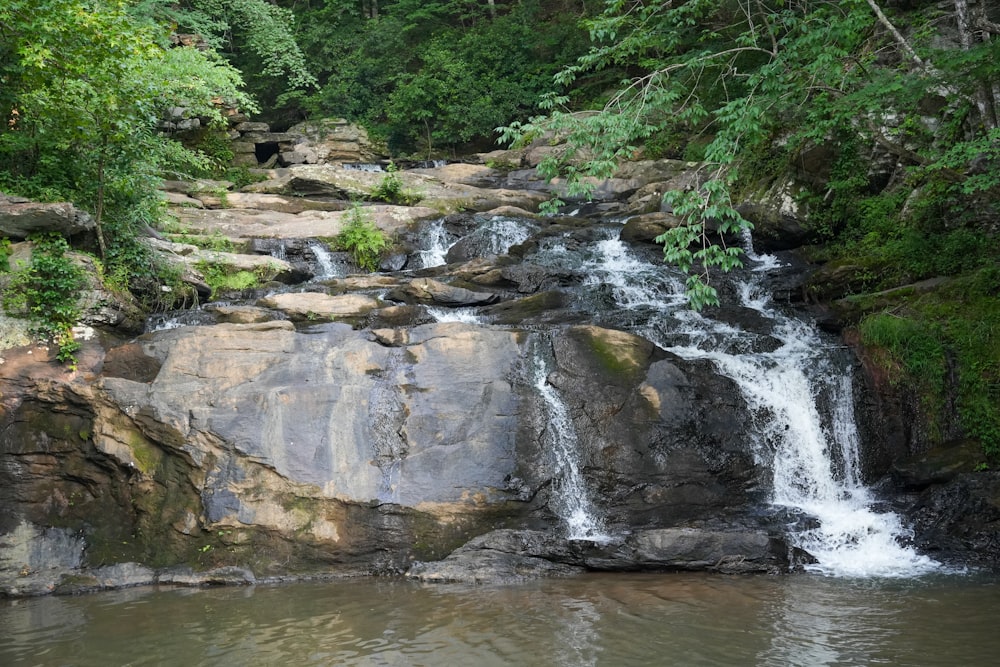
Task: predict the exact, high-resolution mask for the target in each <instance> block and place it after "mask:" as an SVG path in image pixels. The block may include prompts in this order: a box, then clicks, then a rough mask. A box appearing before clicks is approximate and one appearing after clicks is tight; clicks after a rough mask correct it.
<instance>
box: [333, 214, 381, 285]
mask: <svg viewBox="0 0 1000 667" xmlns="http://www.w3.org/2000/svg"><path fill="white" fill-rule="evenodd" d="M336 243H337V246H338V247H339V248H340V249H342V250H345V251H347V252H349V253H351V257H352V258H353V259H354V263H355V264H357V265H358V266H359V267H360V268H362V269H364V270H365V271H374V270H376V269H377V268H378V265H379V262H380V261H381V259H382V253H384V252H385V250H386V249H388V247H389V239H388V238H387V237H386V235H385V232H383V231H382V230H381V229H379V228H378V227H376V226H375V222H374V221H373V220H372V217H371V212H370V211H368V210H366V209H365V208H363V207H362V206H360V205H358V204H355V205H354V207H353V208H351V212H350V213H349V214H348V220H347V224H346V225H345V226H344V229H343V230H341V232H340V234H338V235H337V239H336Z"/></svg>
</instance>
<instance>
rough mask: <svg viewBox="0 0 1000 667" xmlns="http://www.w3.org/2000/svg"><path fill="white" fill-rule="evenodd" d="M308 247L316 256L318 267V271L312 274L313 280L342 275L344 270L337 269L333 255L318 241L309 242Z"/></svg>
mask: <svg viewBox="0 0 1000 667" xmlns="http://www.w3.org/2000/svg"><path fill="white" fill-rule="evenodd" d="M309 249H310V250H311V251H312V253H313V256H314V257H316V266H317V268H319V273H317V274H316V275H315V276H314V279H315V280H328V279H330V278H341V277H343V275H344V272H343V271H341V270H339V269H338V267H337V264H336V262H334V261H333V255H332V254H331V253H330V251H329V250H327V249H326V247H325V246H323V245H322V244H320V243H310V244H309Z"/></svg>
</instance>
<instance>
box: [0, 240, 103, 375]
mask: <svg viewBox="0 0 1000 667" xmlns="http://www.w3.org/2000/svg"><path fill="white" fill-rule="evenodd" d="M30 240H31V241H32V244H33V246H32V253H31V263H30V264H28V265H27V266H24V267H23V268H21V270H20V271H17V272H16V273H14V275H13V276H12V277H11V279H10V282H9V283H8V284H7V288H6V289H5V290H4V294H3V308H4V310H5V311H7V313H9V314H11V315H15V316H18V317H23V318H25V319H27V320H28V321H29V322H30V323H31V325H32V335H35V336H37V337H38V338H40V339H41V340H42V341H44V342H46V343H52V344H54V345H56V346H57V347H58V352H57V353H56V358H57V359H58V360H59V361H60V362H63V363H68V364H70V366H71V367H75V365H76V356H75V353H76V351H77V350H79V349H80V343H79V342H78V341H77V340H76V339H75V338H74V337H73V326H74V325H75V324H76V323H77V321H78V320H79V319H80V314H81V311H80V306H79V303H78V295H79V293H80V290H82V289H83V287H84V284H85V280H84V274H83V270H82V269H81V268H80V267H79V266H77V264H76V263H75V262H74V261H73V259H72V258H70V257H68V256H67V255H66V253H67V252H68V251H69V249H70V247H69V243H67V242H66V239H65V238H63V237H62V236H60V235H58V234H40V235H35V236H32V237H31V238H30Z"/></svg>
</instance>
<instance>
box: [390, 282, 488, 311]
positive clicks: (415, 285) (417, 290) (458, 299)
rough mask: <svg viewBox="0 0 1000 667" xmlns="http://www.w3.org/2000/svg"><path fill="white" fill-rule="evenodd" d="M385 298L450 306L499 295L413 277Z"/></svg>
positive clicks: (481, 302)
mask: <svg viewBox="0 0 1000 667" xmlns="http://www.w3.org/2000/svg"><path fill="white" fill-rule="evenodd" d="M387 298H388V299H390V300H392V301H401V302H403V303H409V304H413V303H434V304H438V305H441V306H448V307H451V308H454V307H460V306H481V305H486V304H490V303H496V302H497V301H499V300H500V297H499V296H498V295H496V294H494V293H492V292H474V291H472V290H468V289H465V288H464V287H455V286H452V285H448V284H447V283H443V282H440V281H437V280H434V279H433V278H415V279H413V280H411V281H410V282H409V283H407V284H406V285H404V286H402V287H399V288H397V289H394V290H392V291H391V292H389V294H388V295H387Z"/></svg>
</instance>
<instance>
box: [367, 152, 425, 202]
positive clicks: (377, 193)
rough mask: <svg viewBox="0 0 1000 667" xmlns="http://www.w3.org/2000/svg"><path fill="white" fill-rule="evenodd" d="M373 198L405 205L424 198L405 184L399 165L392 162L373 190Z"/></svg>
mask: <svg viewBox="0 0 1000 667" xmlns="http://www.w3.org/2000/svg"><path fill="white" fill-rule="evenodd" d="M371 198H372V199H375V200H378V201H384V202H389V203H390V204H402V205H404V206H412V205H413V204H416V203H417V202H418V201H420V200H421V199H422V197H421V196H420V195H419V194H418V193H416V192H414V191H413V190H410V189H408V188H406V187H405V186H404V184H403V179H402V178H400V177H399V167H397V166H396V165H395V164H394V163H392V162H390V163H389V166H388V167H387V168H386V174H385V176H383V177H382V180H381V181H380V182H379V184H378V185H377V186H375V188H374V189H373V190H372V192H371Z"/></svg>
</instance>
